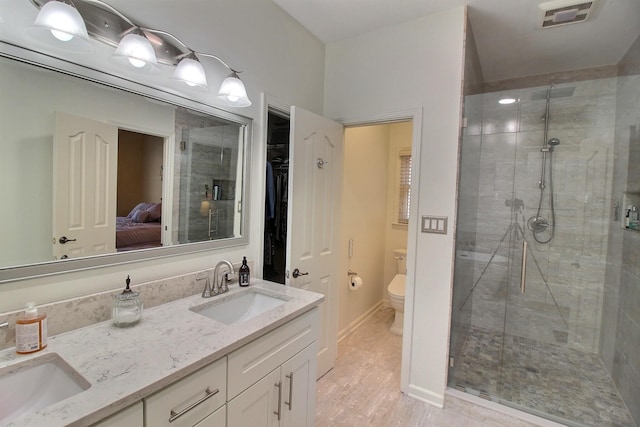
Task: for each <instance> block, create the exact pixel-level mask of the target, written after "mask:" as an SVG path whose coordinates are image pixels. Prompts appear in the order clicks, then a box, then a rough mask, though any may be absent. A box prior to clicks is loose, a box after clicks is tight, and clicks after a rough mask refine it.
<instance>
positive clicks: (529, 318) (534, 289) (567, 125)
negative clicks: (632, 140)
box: [454, 78, 616, 353]
mask: <svg viewBox="0 0 640 427" xmlns="http://www.w3.org/2000/svg"><path fill="white" fill-rule="evenodd" d="M547 89H548V87H533V88H525V89H518V90H507V91H503V92H496V93H488V94H483V95H475V96H471V97H467V98H466V102H465V105H466V107H467V109H466V115H467V118H468V127H467V129H466V135H467V136H466V138H467V139H466V140H465V141H464V143H463V144H464V145H463V150H462V153H463V154H462V168H461V169H462V170H461V182H460V187H461V190H460V191H461V193H460V194H461V202H460V203H461V205H462V204H463V201H464V200H469V198H466V199H465V197H463V196H464V188H466V186H467V185H474V186H477V188H478V195H477V210H476V211H475V216H476V218H475V219H474V220H469V221H470V223H473V224H477V231H476V239H475V240H473V241H468V240H465V239H462V240H461V239H460V237H461V235H459V236H458V242H457V243H458V246H457V248H458V250H459V252H458V254H459V255H461V256H462V257H465V259H464V260H463V259H459V260H458V261H459V262H458V263H457V271H456V273H457V274H458V277H463V274H464V273H463V272H466V273H467V274H468V272H469V271H470V270H472V271H473V273H472V277H471V280H470V282H469V280H468V278H467V279H466V280H467V283H471V286H475V289H474V290H473V294H472V298H470V300H472V301H473V303H472V304H471V303H470V302H467V303H466V305H471V306H472V309H471V323H472V324H474V325H475V326H478V327H482V328H486V329H491V330H496V329H497V330H502V328H503V327H504V328H506V329H505V330H506V332H507V333H509V334H513V335H517V336H522V337H526V338H531V339H535V340H539V341H543V342H549V343H554V344H560V345H567V346H569V347H571V348H574V349H577V350H582V351H586V352H590V353H594V352H597V349H598V345H599V340H600V318H601V307H602V298H603V283H604V274H605V267H606V250H607V240H608V218H609V211H610V209H609V207H610V205H611V192H610V186H611V180H612V171H613V160H614V152H613V142H614V124H615V122H614V120H615V100H616V79H615V78H604V79H598V80H594V81H582V82H576V83H571V84H567V83H565V84H558V85H556V86H555V87H554V89H553V90H552V91H551V100H550V115H549V123H548V128H549V132H548V135H547V139H549V138H558V139H560V141H561V143H560V146H558V147H557V148H556V150H555V152H554V153H553V166H552V172H553V187H554V202H555V216H556V229H555V236H554V238H553V240H552V241H551V242H550V243H549V244H539V243H536V241H535V239H534V236H533V234H532V232H531V231H530V230H529V229H528V228H527V221H528V220H529V218H531V217H534V216H536V215H537V210H538V204H539V199H540V189H539V187H538V181H539V180H540V175H541V167H542V153H541V151H540V148H541V147H542V144H543V139H544V124H545V123H544V120H543V117H544V115H545V104H546V93H547ZM505 95H509V96H513V97H515V98H517V99H519V102H517V103H515V104H512V105H510V106H504V105H500V104H499V103H498V102H497V101H498V100H499V99H500V98H501V97H502V96H505ZM474 105H475V107H474V108H479V111H481V113H480V114H481V115H482V120H481V121H477V120H475V119H473V120H470V118H475V117H476V116H477V113H473V112H472V111H471V106H474ZM472 138H474V139H472ZM472 140H473V141H474V143H471V141H472ZM469 153H479V161H478V162H477V166H474V167H476V168H479V173H478V175H477V179H476V180H474V181H473V182H466V181H467V179H468V178H466V177H465V173H468V171H467V172H465V170H464V169H465V167H468V165H467V166H465V164H468V163H469V162H465V158H466V157H467V156H468V157H474V158H477V154H472V155H469ZM549 165H550V162H549V160H547V170H549ZM546 181H547V182H546V189H545V192H544V198H543V204H542V209H541V211H540V215H541V216H544V217H545V218H547V219H548V220H549V221H550V222H551V221H552V215H553V214H552V212H551V210H550V208H549V206H550V198H549V195H550V188H551V180H550V177H549V175H548V174H547V176H546ZM470 207H471V206H469V208H470ZM466 217H467V218H470V217H471V214H469V213H467V214H466ZM460 218H462V217H460V216H459V224H458V228H459V229H461V230H463V231H465V224H464V223H461V222H460ZM549 230H550V229H549ZM523 233H524V236H525V238H526V240H527V242H528V243H529V255H528V257H527V280H526V292H525V293H521V291H520V274H521V267H520V266H521V257H522V240H523V239H522V235H523ZM538 237H539V239H541V240H546V239H547V238H549V237H550V232H549V231H547V232H544V233H541V234H539V235H538ZM460 250H470V251H471V252H472V253H473V255H466V254H460ZM492 255H493V258H491V256H492ZM489 260H491V262H489ZM487 264H488V268H486V270H485V267H486V266H487ZM467 266H468V267H469V268H467ZM471 266H472V267H471ZM456 286H458V282H456ZM465 286H466V288H467V289H465V290H464V292H465V293H466V294H467V295H468V294H469V292H470V290H469V289H468V288H469V285H465ZM455 299H456V298H455V297H454V300H455ZM505 301H508V303H507V304H505ZM455 313H456V307H454V316H455Z"/></svg>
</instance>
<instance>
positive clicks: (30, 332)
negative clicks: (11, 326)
mask: <svg viewBox="0 0 640 427" xmlns="http://www.w3.org/2000/svg"><path fill="white" fill-rule="evenodd" d="M46 346H47V315H46V314H44V313H43V314H38V308H37V307H36V304H35V303H33V302H28V303H27V308H26V309H25V311H24V313H23V314H21V315H20V316H18V318H17V319H16V353H18V354H28V353H35V352H36V351H40V350H42V349H43V348H45V347H46Z"/></svg>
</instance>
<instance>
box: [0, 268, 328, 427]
mask: <svg viewBox="0 0 640 427" xmlns="http://www.w3.org/2000/svg"><path fill="white" fill-rule="evenodd" d="M249 289H255V290H259V291H260V292H262V293H265V294H268V295H269V294H272V295H274V296H280V297H281V298H283V299H286V300H287V302H285V303H284V304H281V305H279V306H278V307H276V308H274V309H271V310H269V311H266V312H265V313H262V314H260V315H258V316H256V317H254V318H252V319H249V320H248V321H244V322H239V323H236V324H232V325H225V324H222V323H219V322H216V321H214V320H211V319H209V318H207V317H205V316H203V315H200V314H198V313H195V312H193V311H190V310H189V308H190V307H195V306H199V305H202V304H205V303H210V302H213V301H217V300H223V299H227V298H229V297H232V296H233V295H235V294H237V293H239V292H243V291H244V290H245V289H244V288H240V287H238V285H232V286H230V287H229V292H228V293H226V294H223V295H219V296H215V297H213V298H208V299H203V298H202V297H201V296H200V295H194V296H190V297H187V298H183V299H180V300H176V301H173V302H170V303H167V304H163V305H159V306H156V307H153V308H150V309H147V310H144V311H143V313H142V319H141V320H140V322H139V323H138V324H136V325H135V326H133V327H129V328H118V327H115V326H113V325H112V323H111V321H105V322H101V323H96V324H93V325H90V326H86V327H83V328H80V329H76V330H73V331H69V332H65V333H62V334H59V335H56V336H52V337H49V343H48V346H47V348H46V349H44V350H43V351H40V352H38V353H34V354H30V355H19V354H16V352H15V348H11V349H7V350H3V351H1V352H0V369H2V368H5V367H7V366H9V365H12V364H15V363H19V362H23V361H25V360H29V359H33V358H37V357H39V356H42V355H43V354H46V353H56V354H57V355H59V356H60V357H62V359H64V360H65V361H66V362H67V363H68V364H69V365H71V367H72V368H74V369H75V370H76V371H77V372H78V373H79V374H80V375H82V377H84V379H86V380H87V381H88V382H89V383H90V384H91V387H90V388H89V389H87V390H85V391H83V392H81V393H79V394H76V395H75V396H72V397H69V398H67V399H65V400H63V401H60V402H58V403H56V404H53V405H50V406H48V407H46V408H44V409H42V410H40V411H38V412H35V413H32V414H29V415H27V416H25V417H22V418H20V419H19V420H15V421H13V422H12V423H9V424H7V426H16V427H17V426H31V427H35V426H44V425H46V426H47V427H55V426H80V425H83V426H86V425H89V424H92V423H95V422H97V421H99V420H101V419H102V418H105V417H107V416H109V415H111V414H114V413H116V412H118V411H119V410H121V409H124V408H126V407H127V406H129V405H131V404H133V403H135V402H138V401H140V400H141V399H142V398H144V397H146V396H149V395H150V394H152V393H154V392H156V391H158V390H160V389H162V388H164V387H166V386H168V385H169V384H171V383H173V382H175V381H177V380H179V379H180V378H183V377H185V376H187V375H189V374H190V373H192V372H194V371H196V370H198V369H199V368H201V367H203V366H206V365H208V364H209V363H212V362H214V361H215V360H217V359H219V358H221V357H223V356H225V355H227V354H229V353H231V352H232V351H234V350H236V349H238V348H240V347H241V346H243V345H244V344H247V343H248V342H250V341H253V340H254V339H256V338H257V337H259V336H261V335H263V334H265V333H267V332H269V331H271V330H273V329H275V328H277V327H278V326H280V325H282V324H284V323H286V322H288V321H289V320H291V319H293V318H295V317H297V316H299V315H300V314H302V313H304V312H306V311H308V310H310V309H311V308H313V307H314V306H317V305H318V304H320V303H321V302H322V301H323V300H324V296H323V295H321V294H317V293H314V292H309V291H305V290H301V289H297V288H292V287H289V286H283V285H280V284H275V283H271V282H266V281H262V280H257V279H256V280H253V281H252V285H251V287H250V288H249ZM2 398H3V399H5V398H6V396H3V397H2ZM0 425H4V424H2V422H0Z"/></svg>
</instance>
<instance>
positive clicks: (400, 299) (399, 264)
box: [387, 249, 407, 335]
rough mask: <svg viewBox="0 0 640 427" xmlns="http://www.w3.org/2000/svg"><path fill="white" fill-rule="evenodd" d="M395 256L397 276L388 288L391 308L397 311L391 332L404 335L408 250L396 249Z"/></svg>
mask: <svg viewBox="0 0 640 427" xmlns="http://www.w3.org/2000/svg"><path fill="white" fill-rule="evenodd" d="M393 256H394V258H395V259H396V269H397V274H396V275H395V276H394V277H393V279H392V280H391V283H389V286H387V293H388V294H389V301H390V302H391V307H393V309H394V310H395V311H396V313H395V318H394V320H393V325H391V332H392V333H394V334H397V335H402V323H403V319H404V288H405V282H406V279H407V250H406V249H395V250H394V251H393Z"/></svg>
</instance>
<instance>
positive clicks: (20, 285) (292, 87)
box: [0, 0, 324, 312]
mask: <svg viewBox="0 0 640 427" xmlns="http://www.w3.org/2000/svg"><path fill="white" fill-rule="evenodd" d="M109 3H110V4H111V5H112V6H115V7H116V8H118V9H119V10H120V11H121V12H123V13H125V14H127V15H129V16H130V17H131V18H132V19H134V20H135V21H137V22H144V23H145V25H149V26H153V27H154V28H159V29H162V30H165V31H169V32H172V33H174V34H175V35H176V36H178V37H179V38H181V39H182V40H183V41H184V42H186V43H187V44H189V46H190V47H191V48H193V49H195V50H197V51H199V52H207V53H213V54H216V55H219V56H220V57H222V58H223V59H224V60H225V61H227V62H228V63H229V64H230V65H232V66H233V67H234V68H238V69H240V70H244V73H242V74H241V76H242V79H243V81H244V82H245V85H246V87H247V90H248V92H249V97H250V98H251V99H252V100H253V105H252V106H251V107H249V108H246V109H237V110H236V111H234V112H237V113H239V114H242V115H245V116H248V117H251V118H253V119H255V120H256V121H255V122H254V128H253V132H254V135H253V146H252V162H251V164H250V168H251V170H252V171H253V173H252V175H251V184H250V188H251V200H250V201H249V208H250V212H249V215H250V229H249V230H248V231H247V232H248V233H249V238H250V241H249V244H248V246H244V247H238V248H232V249H228V250H218V251H211V252H205V253H201V254H193V255H187V256H175V257H172V258H170V259H160V260H155V261H146V262H137V263H131V264H127V265H124V266H117V267H107V268H100V269H93V270H89V271H77V272H73V273H68V274H62V275H57V276H52V277H48V278H38V279H29V280H23V281H17V282H14V283H9V284H2V285H0V312H4V311H9V310H14V309H19V308H21V307H23V306H24V302H25V301H30V300H35V301H37V302H38V303H45V302H50V301H58V300H62V299H66V298H72V297H76V296H79V295H87V294H91V293H94V292H97V291H101V290H108V289H115V288H119V287H120V283H121V282H122V280H123V277H124V276H126V275H127V274H130V275H131V278H132V280H134V283H142V282H145V281H149V280H155V279H160V278H163V277H168V276H174V275H179V274H182V273H185V272H191V271H195V270H198V269H204V268H210V267H211V266H212V265H215V263H216V262H217V261H218V260H219V259H222V258H228V259H230V260H231V261H239V260H241V259H242V256H243V255H246V256H247V258H249V259H256V258H257V257H258V256H259V255H260V254H261V240H262V236H261V235H260V233H259V230H260V229H261V221H262V205H263V204H264V203H263V200H264V199H263V195H262V188H263V187H264V177H263V173H262V171H263V170H264V166H263V165H264V162H265V159H264V152H265V148H264V147H263V146H262V144H261V141H260V138H258V136H259V135H261V134H262V128H263V126H264V125H265V123H262V121H261V119H260V114H259V112H260V102H259V101H260V93H261V92H267V93H269V94H271V95H274V96H276V97H278V98H279V99H282V100H284V101H286V102H287V103H289V104H295V105H299V106H301V107H303V108H306V109H308V110H311V111H314V112H318V113H321V112H322V106H323V84H324V45H323V44H322V43H321V42H320V41H319V40H318V39H316V38H315V37H313V36H312V35H311V34H310V33H309V32H308V31H307V30H305V29H304V28H303V27H301V26H300V25H299V24H298V23H297V22H296V21H294V20H293V19H292V18H291V17H290V16H289V15H287V14H286V13H285V12H284V11H283V10H282V9H280V8H279V7H278V6H276V5H275V4H274V3H273V2H272V1H271V0H223V1H216V2H195V3H194V2H192V3H191V4H190V6H189V7H188V8H184V7H183V6H182V5H181V4H180V3H179V2H155V1H153V2H149V1H136V2H130V1H124V0H116V1H110V2H109ZM150 10H152V11H153V12H152V13H150V12H149V11H150ZM36 13H37V9H36V8H35V7H33V5H32V4H31V3H30V2H25V1H22V0H7V1H4V2H2V4H1V5H0V16H2V17H3V19H4V22H3V25H0V39H2V40H12V41H13V42H15V43H18V44H20V43H24V44H26V45H28V46H29V47H30V48H34V49H39V47H38V46H36V45H33V44H32V43H31V41H30V40H29V39H27V38H26V36H24V31H23V28H24V26H26V25H29V24H30V23H32V22H33V19H35V16H36ZM94 45H95V46H96V52H95V53H94V54H93V55H84V56H82V55H80V54H75V55H67V56H68V59H70V60H73V61H77V62H81V63H85V64H88V65H92V66H94V67H97V69H101V70H106V71H109V72H113V73H120V72H121V71H120V70H119V69H118V68H117V67H115V66H114V65H113V64H111V63H110V62H108V60H109V55H110V53H112V52H113V48H110V47H107V46H106V45H102V44H99V43H97V42H95V43H94ZM1 49H2V47H1V46H0V50H1ZM103 57H104V64H102V63H100V66H99V67H98V66H96V65H95V64H94V63H93V62H92V61H100V60H101V58H103ZM203 62H204V63H205V67H206V69H207V77H208V79H209V81H210V83H211V85H212V86H216V85H217V84H219V82H220V81H221V79H222V78H223V77H224V76H225V75H226V74H227V73H228V71H227V70H226V69H224V68H223V67H221V66H220V64H218V63H217V62H216V61H215V60H203ZM169 75H170V72H169V71H167V70H165V69H163V70H162V72H161V73H159V75H157V76H138V75H128V78H129V79H131V80H134V81H139V82H143V83H146V84H150V85H157V86H161V85H165V87H166V89H167V90H169V91H171V92H173V93H178V94H180V93H181V92H179V90H180V89H176V88H175V87H174V86H172V85H171V83H170V82H169V81H168V79H167V80H162V79H164V78H166V77H168V76H169ZM165 81H166V82H165ZM162 82H164V83H162ZM215 90H217V89H215ZM182 95H184V96H188V97H190V98H193V99H196V100H199V101H202V102H206V103H209V104H211V105H214V106H216V105H218V104H217V101H216V100H215V97H214V96H213V95H212V94H211V93H207V94H202V93H195V92H192V93H189V92H182ZM18 185H21V184H20V183H18Z"/></svg>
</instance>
